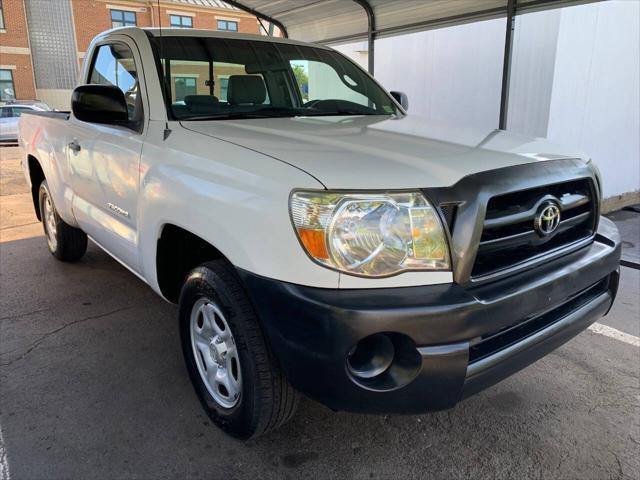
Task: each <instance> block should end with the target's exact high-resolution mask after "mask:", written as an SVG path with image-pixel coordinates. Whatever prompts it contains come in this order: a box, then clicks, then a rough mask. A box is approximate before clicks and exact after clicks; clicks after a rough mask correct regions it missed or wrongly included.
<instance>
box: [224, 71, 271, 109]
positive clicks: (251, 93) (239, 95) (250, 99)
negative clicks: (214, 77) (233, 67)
mask: <svg viewBox="0 0 640 480" xmlns="http://www.w3.org/2000/svg"><path fill="white" fill-rule="evenodd" d="M265 98H267V89H266V87H265V86H264V81H263V80H262V77H260V76H258V75H231V76H230V77H229V83H228V85H227V102H229V103H230V104H231V105H242V104H246V103H251V104H259V103H263V102H264V100H265Z"/></svg>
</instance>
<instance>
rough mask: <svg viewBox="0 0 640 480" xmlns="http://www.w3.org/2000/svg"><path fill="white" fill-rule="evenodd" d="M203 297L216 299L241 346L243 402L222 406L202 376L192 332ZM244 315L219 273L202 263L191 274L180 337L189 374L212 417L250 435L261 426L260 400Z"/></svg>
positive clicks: (232, 430)
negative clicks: (193, 313)
mask: <svg viewBox="0 0 640 480" xmlns="http://www.w3.org/2000/svg"><path fill="white" fill-rule="evenodd" d="M203 297H206V298H208V299H210V300H212V301H214V302H215V303H216V304H217V305H218V307H219V308H220V309H221V310H222V313H223V314H224V316H225V318H226V320H227V323H228V325H229V327H230V328H231V332H232V333H233V336H234V339H235V342H236V347H237V349H238V356H239V358H240V369H241V372H242V393H241V397H240V401H239V402H238V403H237V404H236V405H234V406H233V407H231V408H225V407H223V406H221V405H220V404H218V403H217V402H216V401H215V400H214V398H213V397H212V396H211V394H210V393H209V391H208V390H207V387H206V386H205V384H204V382H203V380H202V378H201V377H200V373H199V371H198V367H197V365H196V360H195V358H194V353H193V348H192V345H191V331H190V322H191V311H192V309H193V306H194V304H195V303H196V302H197V301H198V300H199V299H201V298H203ZM241 316H242V313H241V312H239V311H238V308H237V306H236V305H235V302H234V300H233V295H232V293H231V291H230V289H229V287H228V286H227V285H226V284H225V282H224V281H223V280H222V279H220V278H219V277H218V276H217V275H216V274H215V272H213V271H212V270H211V269H209V268H207V267H206V266H201V267H198V268H197V269H195V270H193V271H192V272H191V273H190V274H189V276H188V277H187V280H186V281H185V284H184V286H183V288H182V292H181V294H180V302H179V322H180V338H181V344H182V351H183V354H184V358H185V363H186V366H187V370H188V372H189V376H190V378H191V381H192V383H193V386H194V388H195V391H196V394H197V395H198V398H199V400H200V402H201V403H202V406H203V407H204V409H205V411H206V412H207V414H208V416H209V418H211V420H212V421H213V422H214V423H215V424H216V425H217V426H218V427H220V428H221V429H222V430H224V431H225V432H227V433H228V434H230V435H233V436H235V437H239V438H248V437H250V436H251V435H252V434H253V432H254V430H255V428H256V425H257V417H256V404H257V402H258V400H259V399H258V397H257V392H256V388H257V385H258V382H257V378H256V377H257V369H256V366H255V362H254V358H253V355H252V352H250V351H249V350H248V344H247V342H246V341H245V339H246V336H245V335H244V329H243V325H242V322H243V321H246V320H247V319H241V318H240V317H241Z"/></svg>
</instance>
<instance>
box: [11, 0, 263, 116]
mask: <svg viewBox="0 0 640 480" xmlns="http://www.w3.org/2000/svg"><path fill="white" fill-rule="evenodd" d="M129 25H137V26H139V27H157V26H159V25H162V26H163V27H167V28H169V27H173V28H199V29H211V30H226V31H233V32H240V33H253V34H259V33H263V34H264V33H266V32H264V30H263V29H262V28H261V27H260V24H259V22H258V20H257V19H256V17H254V16H252V15H250V14H247V13H245V12H243V11H241V10H238V9H236V8H234V7H231V6H229V5H227V4H225V3H224V2H223V1H222V0H160V6H159V8H158V1H157V0H55V1H51V0H0V102H4V101H8V100H12V99H34V98H37V99H39V100H42V101H44V102H47V103H48V104H49V105H50V106H52V107H54V108H59V109H65V110H66V109H68V108H69V98H70V95H71V91H72V89H73V87H74V86H75V84H76V82H77V77H78V73H79V71H80V66H81V65H82V61H83V60H84V56H85V53H86V50H87V47H88V45H89V43H90V42H91V39H92V38H93V37H94V36H96V35H97V34H98V33H100V32H103V31H105V30H108V29H110V28H113V27H119V26H129ZM267 28H269V26H268V25H267Z"/></svg>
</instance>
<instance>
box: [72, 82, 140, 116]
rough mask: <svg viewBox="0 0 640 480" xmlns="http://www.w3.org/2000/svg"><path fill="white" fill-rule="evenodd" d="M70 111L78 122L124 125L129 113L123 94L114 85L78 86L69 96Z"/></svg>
mask: <svg viewBox="0 0 640 480" xmlns="http://www.w3.org/2000/svg"><path fill="white" fill-rule="evenodd" d="M71 110H72V111H73V116H74V117H76V118H77V119H78V120H81V121H83V122H90V123H105V124H126V123H128V121H129V112H128V110H127V102H126V100H125V98H124V93H122V90H120V89H119V88H118V87H116V86H114V85H80V86H79V87H76V89H75V90H74V91H73V94H72V95H71Z"/></svg>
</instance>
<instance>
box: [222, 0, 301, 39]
mask: <svg viewBox="0 0 640 480" xmlns="http://www.w3.org/2000/svg"><path fill="white" fill-rule="evenodd" d="M224 3H227V4H229V5H231V6H232V7H236V8H238V9H240V10H242V11H244V12H247V13H250V14H251V15H254V16H255V17H257V18H261V19H263V20H266V21H267V22H269V23H271V24H273V25H275V26H276V27H278V28H279V29H280V31H281V32H282V36H284V38H289V33H288V32H287V29H286V28H285V26H284V25H283V24H282V22H279V21H278V20H276V19H275V18H271V17H269V16H267V15H265V14H264V13H260V12H258V11H257V10H254V9H252V8H249V7H247V6H246V5H243V4H242V2H240V1H239V0H224Z"/></svg>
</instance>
